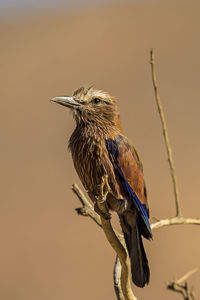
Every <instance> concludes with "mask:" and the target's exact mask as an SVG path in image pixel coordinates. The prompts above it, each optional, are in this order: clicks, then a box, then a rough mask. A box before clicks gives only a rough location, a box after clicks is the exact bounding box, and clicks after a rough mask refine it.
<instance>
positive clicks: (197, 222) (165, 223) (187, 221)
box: [151, 217, 200, 230]
mask: <svg viewBox="0 0 200 300" xmlns="http://www.w3.org/2000/svg"><path fill="white" fill-rule="evenodd" d="M183 224H191V225H200V219H198V218H197V219H192V218H184V217H174V218H169V219H163V220H159V221H157V222H155V223H152V224H151V229H152V230H153V229H158V228H161V227H165V226H169V225H183Z"/></svg>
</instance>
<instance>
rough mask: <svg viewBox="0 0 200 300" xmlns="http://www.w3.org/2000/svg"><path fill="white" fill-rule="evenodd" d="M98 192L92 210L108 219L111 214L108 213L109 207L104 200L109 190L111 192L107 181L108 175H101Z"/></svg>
mask: <svg viewBox="0 0 200 300" xmlns="http://www.w3.org/2000/svg"><path fill="white" fill-rule="evenodd" d="M98 188H99V193H98V196H97V197H96V198H97V201H96V203H95V205H94V210H95V211H96V213H98V215H100V216H101V217H103V218H104V219H106V220H108V219H110V218H111V214H110V213H109V207H108V204H107V202H106V199H107V195H108V193H109V192H111V188H110V186H109V183H108V175H103V176H102V179H101V184H100V185H99V187H98Z"/></svg>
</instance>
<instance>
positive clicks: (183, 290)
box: [167, 268, 198, 300]
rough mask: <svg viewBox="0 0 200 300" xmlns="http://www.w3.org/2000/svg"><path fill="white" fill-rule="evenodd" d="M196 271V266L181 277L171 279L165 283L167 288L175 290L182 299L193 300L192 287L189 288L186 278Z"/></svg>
mask: <svg viewBox="0 0 200 300" xmlns="http://www.w3.org/2000/svg"><path fill="white" fill-rule="evenodd" d="M197 271H198V268H196V269H194V270H192V271H190V272H188V273H187V274H185V275H184V276H183V277H181V278H180V279H179V280H176V281H172V282H169V283H167V289H169V290H171V291H173V292H177V293H179V294H181V295H182V296H183V299H184V300H195V296H194V292H193V288H191V289H189V286H188V283H187V281H186V280H187V279H188V278H189V277H190V276H191V275H193V274H194V273H196V272H197Z"/></svg>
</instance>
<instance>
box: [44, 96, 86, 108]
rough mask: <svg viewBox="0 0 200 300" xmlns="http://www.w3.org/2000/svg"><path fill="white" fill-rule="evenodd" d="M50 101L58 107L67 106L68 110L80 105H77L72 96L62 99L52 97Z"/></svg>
mask: <svg viewBox="0 0 200 300" xmlns="http://www.w3.org/2000/svg"><path fill="white" fill-rule="evenodd" d="M50 101H53V102H56V103H58V104H60V105H63V106H67V107H70V108H76V107H77V106H80V105H81V104H80V103H78V102H77V101H76V100H75V99H74V97H73V96H62V97H54V98H52V99H51V100H50Z"/></svg>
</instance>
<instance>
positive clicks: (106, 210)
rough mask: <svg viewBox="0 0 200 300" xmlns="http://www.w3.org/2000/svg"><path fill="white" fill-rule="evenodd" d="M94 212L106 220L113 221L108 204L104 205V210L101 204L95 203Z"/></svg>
mask: <svg viewBox="0 0 200 300" xmlns="http://www.w3.org/2000/svg"><path fill="white" fill-rule="evenodd" d="M105 206H106V207H105ZM94 210H95V211H96V213H97V214H98V215H99V216H100V217H102V218H103V219H105V220H110V219H111V214H110V213H109V208H108V205H107V203H106V202H105V203H104V208H103V209H102V206H101V208H100V207H99V204H98V203H97V202H95V203H94Z"/></svg>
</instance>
